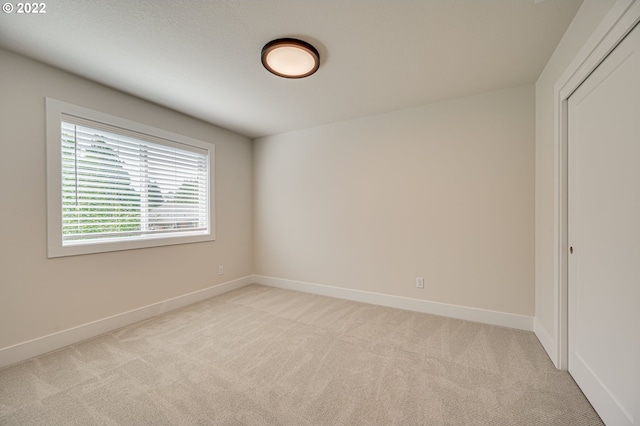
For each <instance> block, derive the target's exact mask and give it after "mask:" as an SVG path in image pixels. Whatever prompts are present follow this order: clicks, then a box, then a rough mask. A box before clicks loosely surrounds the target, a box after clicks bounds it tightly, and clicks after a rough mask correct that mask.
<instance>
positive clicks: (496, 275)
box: [254, 86, 534, 316]
mask: <svg viewBox="0 0 640 426" xmlns="http://www.w3.org/2000/svg"><path fill="white" fill-rule="evenodd" d="M533 213H534V88H533V86H524V87H517V88H513V89H509V90H503V91H499V92H493V93H488V94H483V95H478V96H473V97H468V98H463V99H457V100H452V101H448V102H443V103H438V104H432V105H427V106H422V107H418V108H412V109H406V110H401V111H397V112H392V113H388V114H383V115H377V116H373V117H366V118H361V119H355V120H350V121H345V122H340V123H336V124H332V125H327V126H323V127H319V128H313V129H306V130H301V131H295V132H290V133H285V134H280V135H275V136H271V137H266V138H262V139H258V140H256V141H254V230H255V232H254V262H255V267H254V271H255V273H256V274H257V275H261V276H266V277H276V278H282V279H289V280H296V281H303V282H309V283H315V284H324V285H331V286H336V287H341V288H348V289H355V290H363V291H368V292H376V293H383V294H388V295H394V296H402V297H409V298H414V299H423V300H429V301H435V302H443V303H448V304H453V305H460V306H468V307H474V308H481V309H488V310H495V311H499V312H506V313H513V314H518V315H526V316H532V315H533V312H534V262H533V259H534V256H533V253H534V215H533ZM416 276H424V277H425V281H426V286H425V289H424V290H419V289H416V287H415V281H414V280H415V277H416Z"/></svg>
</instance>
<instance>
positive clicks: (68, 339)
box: [0, 275, 253, 368]
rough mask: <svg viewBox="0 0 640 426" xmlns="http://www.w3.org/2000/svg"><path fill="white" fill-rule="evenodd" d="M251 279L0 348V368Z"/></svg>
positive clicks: (206, 296) (250, 281)
mask: <svg viewBox="0 0 640 426" xmlns="http://www.w3.org/2000/svg"><path fill="white" fill-rule="evenodd" d="M252 283H253V276H251V275H249V276H246V277H243V278H238V279H236V280H233V281H228V282H226V283H222V284H217V285H214V286H211V287H207V288H205V289H202V290H198V291H194V292H192V293H188V294H184V295H182V296H177V297H173V298H171V299H167V300H164V301H162V302H158V303H154V304H152V305H147V306H143V307H141V308H137V309H133V310H131V311H128V312H123V313H120V314H116V315H113V316H110V317H107V318H102V319H99V320H97V321H93V322H90V323H87V324H82V325H79V326H77V327H73V328H69V329H67V330H62V331H59V332H56V333H53V334H49V335H47V336H43V337H38V338H36V339H33V340H29V341H27V342H23V343H18V344H17V345H13V346H9V347H6V348H2V349H0V368H2V367H6V366H8V365H11V364H15V363H17V362H20V361H24V360H26V359H29V358H32V357H34V356H38V355H41V354H44V353H47V352H50V351H53V350H56V349H60V348H63V347H65V346H68V345H71V344H74V343H77V342H81V341H83V340H86V339H89V338H91V337H95V336H98V335H100V334H102V333H106V332H109V331H112V330H115V329H118V328H121V327H124V326H126V325H129V324H133V323H135V322H138V321H142V320H145V319H148V318H151V317H154V316H156V315H160V314H164V313H165V312H169V311H172V310H174V309H178V308H181V307H183V306H187V305H191V304H193V303H196V302H200V301H202V300H205V299H209V298H211V297H213V296H217V295H219V294H222V293H226V292H228V291H231V290H235V289H238V288H240V287H244V286H246V285H249V284H252Z"/></svg>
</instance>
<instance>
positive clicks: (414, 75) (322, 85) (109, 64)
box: [0, 0, 582, 137]
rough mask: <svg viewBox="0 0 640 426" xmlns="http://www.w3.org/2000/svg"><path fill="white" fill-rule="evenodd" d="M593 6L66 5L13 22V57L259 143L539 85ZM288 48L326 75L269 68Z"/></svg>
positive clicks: (2, 21) (9, 33)
mask: <svg viewBox="0 0 640 426" xmlns="http://www.w3.org/2000/svg"><path fill="white" fill-rule="evenodd" d="M581 2H582V0H321V1H318V0H269V1H267V0H215V1H214V0H211V1H205V0H177V1H176V0H173V1H165V0H161V1H159V0H153V1H151V0H137V1H132V0H127V1H125V0H105V1H90V0H58V1H48V2H46V4H47V9H46V12H47V13H46V14H44V15H17V14H15V13H12V14H5V13H2V14H0V46H2V47H4V48H6V49H9V50H12V51H15V52H18V53H21V54H23V55H25V56H28V57H32V58H35V59H38V60H40V61H42V62H45V63H49V64H52V65H54V66H57V67H59V68H62V69H65V70H68V71H71V72H73V73H76V74H78V75H81V76H84V77H87V78H89V79H92V80H95V81H98V82H100V83H103V84H105V85H107V86H110V87H113V88H116V89H119V90H122V91H124V92H127V93H131V94H133V95H135V96H138V97H141V98H144V99H147V100H150V101H153V102H156V103H158V104H161V105H164V106H167V107H170V108H172V109H175V110H178V111H181V112H183V113H186V114H189V115H192V116H194V117H198V118H200V119H202V120H205V121H208V122H211V123H214V124H216V125H219V126H222V127H226V128H228V129H231V130H234V131H236V132H238V133H241V134H244V135H247V136H249V137H258V136H264V135H270V134H275V133H281V132H285V131H289V130H294V129H300V128H306V127H313V126H318V125H322V124H327V123H330V122H335V121H341V120H346V119H350V118H354V117H359V116H365V115H371V114H376V113H381V112H386V111H391V110H396V109H400V108H406V107H411V106H416V105H421V104H425V103H430V102H434V101H439V100H444V99H450V98H455V97H460V96H467V95H471V94H475V93H481V92H486V91H491V90H498V89H503V88H508V87H513V86H517V85H522V84H532V83H534V82H535V80H536V79H537V77H538V75H539V74H540V72H541V71H542V69H543V68H544V65H545V64H546V62H547V60H548V59H549V57H550V56H551V53H552V52H553V50H554V48H555V46H556V45H557V44H558V42H559V41H560V38H561V37H562V34H564V31H565V30H566V28H567V27H568V25H569V23H570V22H571V19H572V18H573V16H574V15H575V13H576V11H577V9H578V7H579V6H580V4H581ZM279 37H296V38H300V39H303V40H306V41H309V42H311V43H312V44H314V45H315V46H316V48H317V49H318V50H319V51H320V56H321V66H320V70H319V71H318V72H317V73H316V74H315V75H313V76H311V77H309V78H306V79H301V80H287V79H282V78H278V77H275V76H274V75H272V74H270V73H268V72H267V71H266V70H264V68H263V67H262V64H261V63H260V50H261V49H262V46H263V45H264V44H265V43H267V42H268V41H270V40H272V39H274V38H279Z"/></svg>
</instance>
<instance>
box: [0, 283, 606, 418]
mask: <svg viewBox="0 0 640 426" xmlns="http://www.w3.org/2000/svg"><path fill="white" fill-rule="evenodd" d="M0 424H2V425H94V424H99V425H295V426H301V425H403V426H405V425H519V426H526V425H545V426H546V425H559V426H571V425H580V426H590V425H602V422H601V421H600V419H599V417H598V416H597V414H596V413H595V412H594V411H593V409H592V408H591V406H590V405H589V403H588V402H587V400H586V399H585V397H584V396H583V395H582V393H581V392H580V389H579V388H578V387H577V386H576V384H575V383H574V382H573V380H572V379H571V377H570V376H569V374H567V373H566V372H562V371H558V370H556V369H555V368H554V367H553V365H552V363H551V361H550V360H549V359H548V358H547V356H546V354H545V352H544V350H543V349H542V347H541V346H540V344H539V342H538V341H537V340H536V337H535V336H534V335H533V333H530V332H524V331H518V330H512V329H507V328H502V327H494V326H488V325H482V324H477V323H473V322H468V321H461V320H455V319H449V318H443V317H437V316H433V315H427V314H420V313H415V312H408V311H402V310H398V309H391V308H385V307H379V306H373V305H367V304H363V303H356V302H350V301H345V300H339V299H332V298H328V297H322V296H316V295H310V294H305V293H298V292H293V291H287V290H281V289H276V288H270V287H264V286H259V285H251V286H248V287H244V288H242V289H239V290H236V291H233V292H230V293H226V294H223V295H221V296H218V297H215V298H212V299H209V300H207V301H204V302H201V303H198V304H195V305H192V306H189V307H187V308H183V309H180V310H177V311H173V312H170V313H168V314H165V315H162V316H160V317H156V318H153V319H150V320H147V321H143V322H141V323H137V324H134V325H131V326H129V327H125V328H123V329H120V330H117V331H114V332H111V333H107V334H104V335H102V336H99V337H96V338H93V339H91V340H89V341H85V342H82V343H78V344H75V345H72V346H69V347H66V348H64V349H60V350H58V351H55V352H52V353H49V354H45V355H42V356H39V357H37V358H34V359H31V360H28V361H25V362H22V363H20V364H18V365H15V366H12V367H9V368H6V369H4V370H0Z"/></svg>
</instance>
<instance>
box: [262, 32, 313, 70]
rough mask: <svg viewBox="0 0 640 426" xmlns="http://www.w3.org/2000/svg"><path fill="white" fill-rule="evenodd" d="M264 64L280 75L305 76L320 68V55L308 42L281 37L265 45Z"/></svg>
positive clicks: (263, 49) (263, 50) (263, 52)
mask: <svg viewBox="0 0 640 426" xmlns="http://www.w3.org/2000/svg"><path fill="white" fill-rule="evenodd" d="M262 65H264V67H265V68H266V69H267V70H268V71H269V72H271V73H273V74H275V75H277V76H280V77H284V78H303V77H308V76H310V75H311V74H313V73H314V72H316V71H317V70H318V67H319V66H320V55H319V54H318V51H317V50H316V48H315V47H313V46H312V45H310V44H309V43H307V42H304V41H302V40H298V39H295V38H280V39H277V40H273V41H270V42H269V43H267V44H265V45H264V47H263V48H262Z"/></svg>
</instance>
